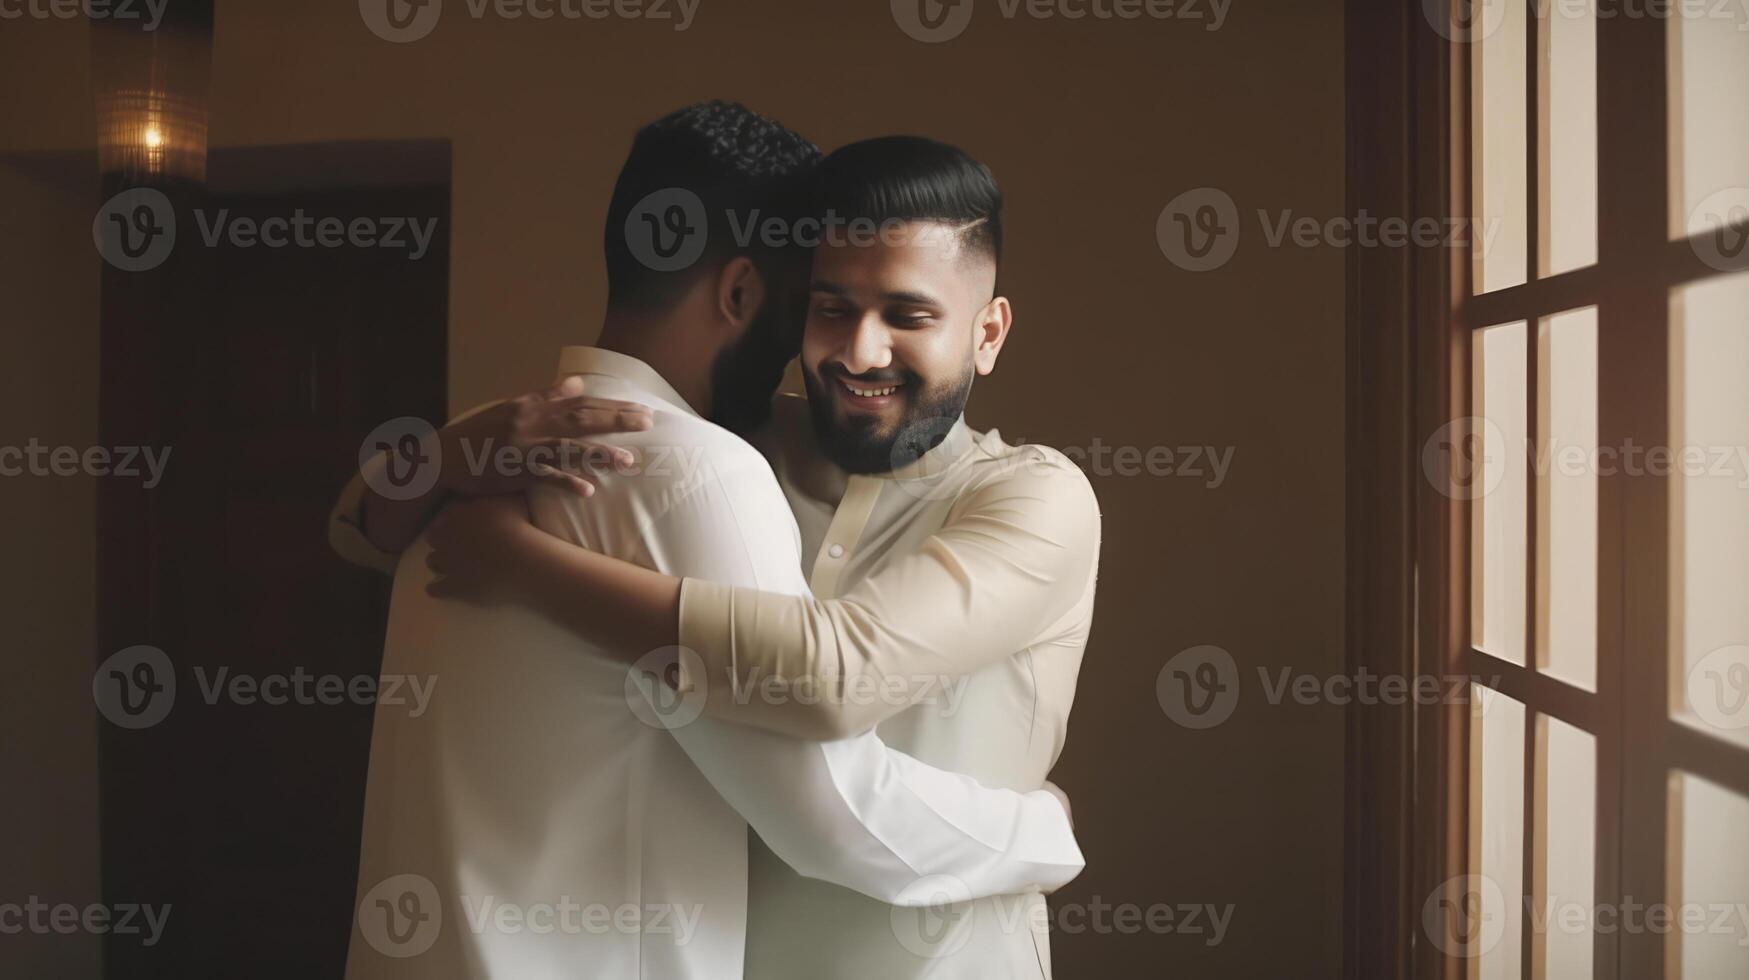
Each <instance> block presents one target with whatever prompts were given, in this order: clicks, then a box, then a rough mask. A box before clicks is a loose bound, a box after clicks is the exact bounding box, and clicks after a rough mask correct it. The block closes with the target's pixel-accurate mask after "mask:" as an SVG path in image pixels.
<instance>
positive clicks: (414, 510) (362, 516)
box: [358, 483, 446, 554]
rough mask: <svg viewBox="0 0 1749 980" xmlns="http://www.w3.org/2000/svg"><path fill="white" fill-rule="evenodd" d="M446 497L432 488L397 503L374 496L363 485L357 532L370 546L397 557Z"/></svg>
mask: <svg viewBox="0 0 1749 980" xmlns="http://www.w3.org/2000/svg"><path fill="white" fill-rule="evenodd" d="M445 497H446V494H445V493H444V492H443V491H442V490H441V489H440V488H435V487H434V488H433V489H432V490H431V492H429V493H422V494H420V495H419V496H417V497H412V498H409V499H406V500H396V499H393V498H390V497H385V496H383V495H381V494H379V493H377V492H376V491H375V490H374V489H372V488H371V487H370V485H369V483H366V484H365V489H364V496H363V497H361V498H360V500H359V508H358V511H359V524H360V527H359V530H361V531H363V532H364V537H365V540H367V541H369V542H370V543H371V545H372V546H373V547H375V548H377V549H379V550H381V551H386V552H389V553H390V554H399V553H401V552H403V551H406V550H407V548H408V546H409V545H411V544H412V543H413V539H415V538H417V537H419V532H421V531H423V530H425V525H427V524H429V523H431V517H432V515H433V514H435V513H437V509H438V507H440V506H442V504H443V501H444V498H445Z"/></svg>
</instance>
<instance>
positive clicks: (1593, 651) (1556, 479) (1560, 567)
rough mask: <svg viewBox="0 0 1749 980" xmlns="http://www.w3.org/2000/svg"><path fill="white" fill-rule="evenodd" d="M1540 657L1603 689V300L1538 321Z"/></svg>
mask: <svg viewBox="0 0 1749 980" xmlns="http://www.w3.org/2000/svg"><path fill="white" fill-rule="evenodd" d="M1537 438H1538V441H1539V443H1540V444H1539V445H1538V447H1537V456H1536V458H1537V477H1538V478H1537V487H1536V489H1537V498H1536V514H1537V516H1536V527H1537V555H1536V557H1537V569H1536V573H1537V599H1538V601H1537V606H1536V615H1537V621H1536V635H1537V664H1538V666H1540V667H1542V668H1543V669H1544V670H1546V671H1548V672H1549V673H1551V674H1554V675H1555V676H1557V677H1560V678H1561V679H1563V680H1565V681H1568V682H1570V683H1572V684H1574V685H1576V686H1579V687H1583V688H1585V689H1586V690H1588V691H1594V690H1596V689H1597V462H1598V456H1597V308H1596V307H1589V308H1586V309H1583V310H1574V311H1572V312H1570V313H1562V314H1560V315H1558V316H1552V317H1549V318H1548V319H1546V320H1544V321H1543V322H1542V323H1541V324H1540V325H1539V326H1538V329H1537Z"/></svg>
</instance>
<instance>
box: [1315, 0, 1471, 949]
mask: <svg viewBox="0 0 1749 980" xmlns="http://www.w3.org/2000/svg"><path fill="white" fill-rule="evenodd" d="M1460 2H1461V0H1460ZM1424 9H1425V8H1424V6H1423V3H1422V0H1402V2H1399V3H1395V4H1386V5H1380V4H1377V3H1368V2H1365V0H1349V2H1348V3H1347V8H1346V27H1345V30H1346V35H1347V36H1346V41H1347V44H1346V59H1345V61H1346V68H1345V71H1346V96H1347V201H1348V207H1347V211H1348V213H1351V214H1358V213H1361V211H1362V210H1364V211H1365V212H1367V213H1369V214H1374V215H1381V216H1400V217H1404V218H1418V217H1435V218H1444V217H1445V216H1447V215H1451V214H1459V215H1461V214H1465V213H1467V211H1468V209H1467V205H1466V198H1467V189H1466V188H1463V187H1460V186H1457V183H1456V182H1455V181H1456V178H1457V176H1458V175H1460V174H1461V173H1462V172H1463V169H1462V168H1461V166H1459V164H1460V162H1461V160H1462V154H1463V153H1464V152H1466V148H1465V133H1466V131H1467V127H1466V122H1465V119H1464V116H1463V112H1465V111H1467V107H1466V105H1465V104H1464V102H1463V101H1462V100H1458V99H1457V98H1456V93H1458V92H1460V91H1462V89H1461V88H1460V87H1459V84H1458V83H1459V79H1458V77H1457V76H1456V75H1454V72H1455V71H1457V70H1458V68H1459V66H1457V65H1454V64H1453V60H1454V59H1453V58H1452V56H1451V45H1450V43H1449V42H1447V41H1446V40H1445V39H1444V38H1443V37H1442V36H1440V35H1439V34H1438V33H1437V32H1435V31H1434V30H1433V29H1432V25H1431V23H1430V22H1429V21H1428V19H1427V15H1426V14H1425V12H1424ZM1468 261H1469V259H1468V253H1467V252H1466V251H1464V250H1460V249H1453V248H1449V247H1446V246H1443V245H1442V246H1434V247H1432V248H1419V247H1416V248H1402V249H1353V250H1350V252H1349V255H1348V264H1347V276H1348V283H1347V318H1348V323H1347V378H1348V380H1347V402H1346V414H1347V439H1346V447H1345V448H1346V453H1347V457H1346V458H1347V461H1348V465H1347V470H1348V482H1347V490H1346V493H1347V505H1346V506H1347V526H1348V529H1349V530H1348V536H1347V542H1348V547H1347V555H1346V566H1347V567H1346V586H1347V588H1346V595H1347V610H1346V621H1347V630H1346V638H1345V643H1346V652H1347V664H1348V668H1349V670H1350V672H1351V673H1358V672H1359V671H1362V670H1365V671H1369V672H1371V673H1373V674H1374V675H1377V676H1381V677H1404V678H1420V677H1429V676H1432V677H1439V678H1441V679H1442V680H1443V678H1445V677H1447V676H1449V675H1452V674H1454V673H1461V672H1462V670H1461V669H1459V665H1458V663H1457V660H1456V652H1457V651H1459V650H1462V649H1464V645H1465V643H1466V642H1467V636H1466V632H1467V628H1466V624H1465V623H1464V622H1463V620H1462V617H1461V616H1460V612H1461V610H1460V609H1459V608H1458V604H1457V603H1456V602H1455V601H1454V590H1453V589H1452V584H1453V583H1454V582H1463V581H1466V580H1467V576H1468V574H1469V570H1468V554H1467V550H1466V549H1465V548H1464V547H1461V546H1460V544H1461V543H1462V542H1464V541H1466V540H1467V539H1468V534H1469V530H1468V524H1467V511H1466V509H1465V508H1463V507H1461V506H1459V504H1458V502H1457V501H1456V500H1454V499H1453V498H1452V497H1450V496H1448V495H1446V494H1443V493H1440V492H1438V491H1437V490H1436V488H1435V487H1434V485H1433V484H1432V482H1431V481H1430V480H1429V479H1427V478H1425V477H1424V475H1423V463H1422V447H1424V446H1426V445H1427V444H1428V442H1429V440H1431V439H1432V438H1433V437H1434V435H1435V433H1436V432H1437V431H1438V430H1439V429H1440V427H1441V426H1442V425H1445V424H1446V423H1447V422H1449V421H1451V420H1452V419H1456V418H1460V417H1462V415H1463V404H1464V402H1465V399H1464V398H1463V396H1462V393H1461V392H1457V391H1454V390H1453V385H1452V384H1451V378H1452V376H1453V375H1452V366H1453V365H1454V364H1456V363H1461V361H1459V360H1458V359H1459V358H1464V357H1467V356H1468V338H1467V337H1465V336H1461V335H1460V334H1459V332H1458V331H1456V330H1455V329H1454V318H1453V310H1454V299H1455V297H1456V296H1457V295H1459V294H1458V292H1457V291H1458V290H1459V289H1460V288H1467V287H1468V283H1469V278H1468V277H1469V269H1468ZM1443 689H1444V686H1443V684H1442V690H1443ZM1346 734H1347V746H1346V763H1347V766H1346V771H1347V792H1346V801H1347V803H1346V805H1347V813H1346V818H1345V846H1346V858H1345V861H1344V867H1345V881H1344V929H1343V932H1344V935H1343V959H1344V976H1345V977H1348V978H1367V980H1371V978H1391V980H1407V978H1411V977H1413V978H1415V980H1433V978H1442V980H1443V978H1449V980H1455V978H1458V977H1461V976H1462V975H1463V970H1464V964H1463V961H1462V960H1461V959H1457V958H1453V957H1449V956H1447V955H1445V954H1443V953H1441V952H1440V951H1439V950H1438V949H1437V948H1436V947H1435V946H1434V945H1433V944H1432V943H1430V942H1428V941H1426V937H1425V935H1423V934H1422V924H1421V917H1422V909H1423V907H1424V904H1425V903H1426V901H1427V900H1428V898H1429V896H1432V895H1433V894H1434V893H1435V891H1436V890H1437V889H1439V888H1440V886H1441V884H1442V883H1443V882H1445V881H1447V880H1449V879H1451V878H1453V877H1455V876H1457V875H1461V874H1462V873H1463V869H1464V868H1465V867H1466V863H1467V860H1468V853H1467V844H1468V842H1467V839H1466V837H1465V836H1464V822H1463V821H1462V820H1458V819H1453V817H1454V816H1455V815H1459V814H1462V813H1464V812H1465V811H1466V810H1467V808H1468V787H1467V785H1466V783H1465V782H1464V781H1463V780H1462V779H1461V778H1458V775H1457V774H1458V773H1460V772H1462V771H1463V769H1462V767H1461V765H1460V763H1461V761H1462V760H1463V758H1464V757H1465V755H1466V753H1467V745H1468V739H1469V712H1468V710H1467V705H1461V704H1450V703H1446V699H1443V698H1442V699H1440V700H1439V702H1438V703H1436V704H1432V705H1417V704H1415V703H1414V701H1413V699H1411V701H1410V702H1409V703H1407V704H1403V705H1396V706H1392V705H1368V706H1354V707H1352V708H1351V709H1350V711H1349V716H1348V719H1347V732H1346ZM1423 841H1437V842H1438V844H1437V846H1434V847H1427V846H1422V844H1421V843H1420V842H1423ZM1418 937H1420V938H1419V941H1417V938H1418Z"/></svg>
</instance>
